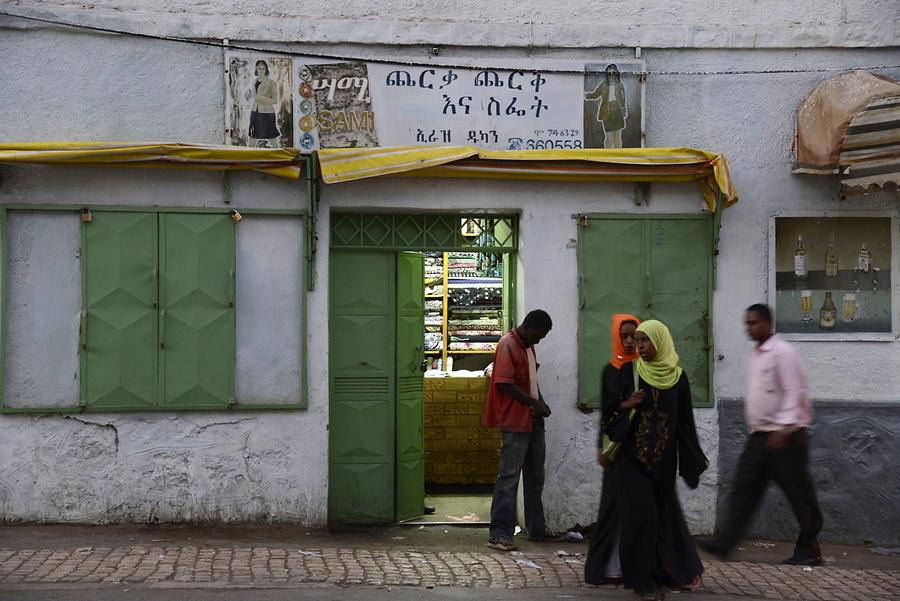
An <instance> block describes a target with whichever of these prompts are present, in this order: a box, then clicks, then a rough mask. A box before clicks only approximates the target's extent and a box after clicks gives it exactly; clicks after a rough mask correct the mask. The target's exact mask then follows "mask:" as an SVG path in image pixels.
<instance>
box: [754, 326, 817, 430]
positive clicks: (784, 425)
mask: <svg viewBox="0 0 900 601" xmlns="http://www.w3.org/2000/svg"><path fill="white" fill-rule="evenodd" d="M744 413H745V416H746V418H747V426H748V427H749V428H750V431H751V432H772V431H774V430H789V431H790V430H796V429H797V428H805V427H806V426H808V425H809V423H810V422H811V421H812V414H813V412H812V404H811V403H810V400H809V389H808V388H807V386H806V375H805V373H804V370H803V363H802V361H801V360H800V353H798V352H797V349H795V348H794V347H793V346H792V345H791V344H789V343H788V342H786V341H785V340H783V339H782V338H781V337H780V336H778V335H777V334H774V335H772V336H771V337H770V338H769V339H768V340H766V341H765V342H764V343H762V344H761V345H759V346H757V347H756V348H755V349H753V351H752V352H751V353H750V362H749V364H748V370H747V399H746V401H745V403H744Z"/></svg>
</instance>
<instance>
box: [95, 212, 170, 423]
mask: <svg viewBox="0 0 900 601" xmlns="http://www.w3.org/2000/svg"><path fill="white" fill-rule="evenodd" d="M156 223H157V217H156V214H155V213H118V212H103V211H94V212H93V220H92V221H90V222H86V223H83V224H82V232H83V243H82V262H83V263H82V274H83V294H84V304H83V313H82V321H81V343H82V351H81V386H82V404H83V405H86V406H87V407H88V408H93V409H110V410H118V409H122V410H127V409H142V408H147V407H152V406H154V405H155V404H156V398H157V351H156V340H157V319H156V314H157V313H156V299H157V297H156V281H155V274H156V273H157V246H156V243H157V235H156V230H157V225H156Z"/></svg>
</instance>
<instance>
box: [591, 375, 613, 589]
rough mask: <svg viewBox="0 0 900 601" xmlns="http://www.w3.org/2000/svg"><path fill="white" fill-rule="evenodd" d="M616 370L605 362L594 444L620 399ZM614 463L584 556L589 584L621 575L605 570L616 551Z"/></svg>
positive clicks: (606, 476) (605, 476) (605, 477)
mask: <svg viewBox="0 0 900 601" xmlns="http://www.w3.org/2000/svg"><path fill="white" fill-rule="evenodd" d="M618 380H619V370H618V369H617V368H616V367H615V366H614V365H613V364H612V363H607V364H606V367H604V368H603V377H602V381H601V385H602V388H601V393H600V431H599V434H598V437H599V438H598V441H597V446H600V441H601V440H602V439H603V434H604V430H603V428H604V427H605V426H604V424H605V423H606V422H607V421H608V420H609V418H610V417H611V416H612V414H613V413H614V412H615V410H616V408H617V407H618V406H619V403H620V402H621V399H620V398H619V394H620V392H619V391H618V390H617V382H618ZM615 469H616V464H615V463H613V464H612V465H610V466H609V467H607V468H606V469H604V470H603V488H602V489H601V490H600V510H599V511H598V513H597V529H596V530H595V531H594V536H593V537H592V538H591V544H590V547H589V548H588V555H587V559H586V560H585V562H584V581H585V582H587V583H588V584H609V583H613V582H619V581H620V579H619V578H616V577H614V576H613V577H611V575H610V574H608V565H609V562H610V559H612V558H613V557H612V554H613V553H618V552H619V547H618V544H617V543H618V539H619V513H618V507H617V506H616V475H615Z"/></svg>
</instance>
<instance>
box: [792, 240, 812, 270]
mask: <svg viewBox="0 0 900 601" xmlns="http://www.w3.org/2000/svg"><path fill="white" fill-rule="evenodd" d="M807 273H809V271H808V270H807V268H806V249H805V248H804V247H803V236H797V246H796V248H795V249H794V276H795V277H796V278H797V279H798V280H805V279H806V274H807Z"/></svg>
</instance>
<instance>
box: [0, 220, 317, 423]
mask: <svg viewBox="0 0 900 601" xmlns="http://www.w3.org/2000/svg"><path fill="white" fill-rule="evenodd" d="M83 209H88V210H97V211H109V212H113V211H118V212H138V213H157V214H159V213H198V214H199V213H207V214H208V213H226V214H227V213H230V212H231V211H232V210H234V211H237V212H238V213H240V214H242V215H263V216H285V217H296V218H299V219H302V220H303V223H302V224H301V230H300V235H301V236H302V237H303V238H302V240H301V243H300V247H301V249H303V252H304V255H305V256H303V257H301V260H300V261H299V264H300V265H301V270H302V271H301V273H300V274H298V275H299V278H298V282H299V283H300V284H301V285H300V286H299V288H300V299H299V302H300V303H301V305H300V311H301V315H300V354H301V360H300V365H299V366H298V368H299V370H300V397H301V398H300V399H298V400H297V401H292V402H289V403H251V404H247V403H244V404H241V403H233V404H229V405H227V406H225V407H215V408H210V407H209V406H196V407H195V406H190V405H184V406H178V407H166V406H162V405H156V406H152V407H135V408H127V409H123V408H116V409H107V408H92V407H88V406H83V405H81V404H80V403H81V399H80V398H79V400H78V403H79V404H77V405H71V406H68V407H49V406H41V405H39V404H35V405H34V406H30V407H8V406H7V405H6V355H7V347H6V344H7V341H8V339H9V337H8V334H7V305H8V300H7V299H8V294H7V292H8V285H9V277H8V275H9V274H8V267H9V266H8V250H7V246H6V244H7V241H8V238H9V237H8V233H7V213H8V212H9V211H35V212H37V211H54V212H64V213H65V212H68V213H73V214H75V215H76V216H77V215H78V214H80V213H81V211H82V210H83ZM309 221H310V213H309V211H308V210H305V209H261V208H240V207H237V206H233V207H232V206H223V207H190V206H185V207H181V206H176V207H168V206H153V207H146V206H127V205H112V204H110V205H106V204H100V203H98V204H90V205H73V204H47V203H34V204H32V203H9V204H3V205H2V206H0V414H51V413H69V414H77V413H146V412H162V413H169V412H181V411H195V412H196V411H200V412H204V413H210V412H212V413H215V412H219V413H221V412H242V411H272V410H298V409H300V410H305V409H308V408H309V377H308V363H309V353H308V341H307V333H308V332H309V329H308V314H309V312H308V291H309V289H310V286H309V285H307V284H308V283H309V282H311V281H312V280H311V279H310V278H311V277H312V274H311V273H308V272H309V271H311V267H312V266H311V257H312V255H311V252H313V251H314V247H312V248H311V246H310V243H309V237H310V236H309V232H310V229H309V228H310V224H309ZM313 227H314V224H313ZM81 229H82V232H83V229H84V228H83V226H82V228H81ZM80 235H83V234H80ZM82 243H83V238H82ZM236 254H237V243H236V241H235V255H236ZM304 272H307V273H304ZM236 277H237V273H235V278H236ZM84 293H85V289H84V282H83V274H82V284H81V290H80V295H81V297H82V307H83V303H84ZM235 311H237V307H235ZM235 317H237V313H235ZM236 346H237V345H235V348H236ZM79 354H80V349H79ZM233 359H234V360H236V351H235V358H233ZM80 365H81V358H80V357H79V375H81V367H80ZM79 396H80V395H79Z"/></svg>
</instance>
